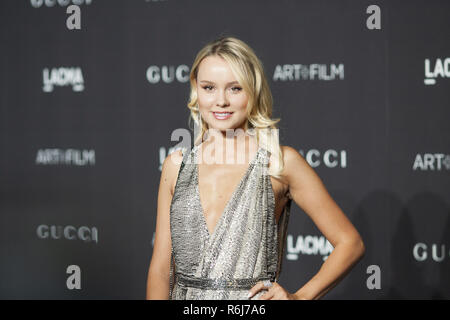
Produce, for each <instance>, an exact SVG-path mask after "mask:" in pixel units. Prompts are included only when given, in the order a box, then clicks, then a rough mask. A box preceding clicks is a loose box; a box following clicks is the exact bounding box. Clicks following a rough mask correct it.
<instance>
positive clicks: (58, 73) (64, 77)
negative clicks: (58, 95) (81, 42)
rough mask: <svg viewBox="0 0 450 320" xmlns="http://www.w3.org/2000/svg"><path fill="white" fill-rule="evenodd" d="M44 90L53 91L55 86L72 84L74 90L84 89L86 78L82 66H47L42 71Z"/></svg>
mask: <svg viewBox="0 0 450 320" xmlns="http://www.w3.org/2000/svg"><path fill="white" fill-rule="evenodd" d="M42 78H43V79H42V80H43V82H44V85H43V87H42V90H43V91H44V92H52V91H53V87H55V86H56V87H64V86H72V90H73V91H75V92H80V91H83V90H84V79H83V73H82V72H81V68H78V67H77V68H53V69H51V70H49V69H48V68H45V69H44V70H43V72H42Z"/></svg>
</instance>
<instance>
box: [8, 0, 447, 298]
mask: <svg viewBox="0 0 450 320" xmlns="http://www.w3.org/2000/svg"><path fill="white" fill-rule="evenodd" d="M73 3H75V4H77V5H79V9H80V12H81V29H80V30H70V29H69V28H68V27H67V25H66V20H67V19H68V18H69V16H70V14H68V13H66V9H67V7H68V5H69V4H73ZM370 5H376V6H377V8H379V11H378V13H379V16H378V17H379V18H380V20H379V21H381V24H380V26H381V29H369V28H368V27H367V21H368V20H370V19H371V17H375V16H374V15H376V14H377V11H370V10H368V7H369V6H370ZM368 11H369V13H367V12H368ZM374 12H375V13H374ZM449 12H450V2H449V1H429V0H428V1H375V2H373V1H364V0H363V1H358V0H353V1H332V0H327V1H325V0H324V1H312V0H311V1H294V0H289V1H288V0H282V1H280V0H278V1H274V0H272V1H260V0H246V1H242V0H241V1H237V0H228V1H200V0H195V1H194V0H193V1H181V0H178V1H175V0H166V1H156V0H154V1H150V0H147V1H145V0H134V1H124V0H123V1H118V0H116V1H112V0H108V1H105V0H90V1H89V0H79V1H76V0H73V1H68V0H67V1H66V0H51V1H49V0H32V1H30V0H27V1H25V0H21V1H18V0H2V1H1V2H0V23H1V28H0V30H1V31H0V32H1V42H0V43H1V50H0V63H1V72H0V74H1V76H0V90H1V91H0V112H1V113H0V117H1V118H0V119H1V120H0V152H1V157H0V170H1V171H0V190H1V192H0V196H1V198H0V210H1V215H0V219H1V232H0V237H1V244H0V259H1V264H0V298H3V299H18V298H25V299H29V298H42V299H143V298H145V288H146V280H147V270H148V266H149V262H150V257H151V254H152V244H153V237H154V230H155V222H156V220H155V218H156V199H157V189H158V184H159V177H160V173H161V171H160V170H161V164H162V161H163V160H164V158H165V157H166V156H167V154H168V153H170V152H172V150H173V146H175V145H176V144H177V143H178V142H177V141H171V134H172V132H173V131H174V130H175V129H178V128H184V129H185V130H191V129H190V128H189V124H188V116H189V112H188V109H187V107H186V104H187V101H188V93H189V82H188V75H189V69H190V66H191V64H192V62H193V59H194V57H195V54H196V53H197V52H198V50H199V49H200V48H201V47H202V46H203V45H204V44H206V43H207V42H208V41H210V40H213V39H215V38H216V37H217V36H219V35H221V34H227V35H232V36H236V37H238V38H240V39H242V40H244V41H245V42H247V43H248V44H249V45H250V46H251V47H252V48H253V49H254V50H255V52H256V53H257V55H258V56H259V57H260V59H261V60H262V62H263V64H264V68H265V71H266V74H267V77H268V79H269V81H270V85H271V88H272V92H273V95H274V117H280V118H281V119H282V120H281V122H280V136H281V144H284V145H289V146H292V147H294V148H296V149H297V150H299V152H300V153H301V154H302V155H303V156H304V157H305V158H306V159H307V160H308V162H309V163H310V165H311V166H312V167H313V168H314V169H315V170H316V172H317V173H318V174H319V176H320V177H321V178H322V180H323V182H324V183H325V185H326V187H327V189H328V190H329V192H330V194H331V195H332V196H333V198H334V199H335V200H336V202H337V203H338V205H339V206H340V207H341V208H342V210H343V211H344V212H345V213H346V215H347V216H348V217H349V218H350V220H351V221H352V222H353V223H354V225H355V226H356V228H357V229H358V231H359V232H360V234H361V236H362V237H363V240H364V242H365V244H366V254H365V256H364V258H363V259H362V260H361V261H360V263H359V264H358V265H357V266H356V267H355V268H354V269H353V271H352V272H351V273H350V274H349V275H348V276H347V277H346V278H345V279H344V280H343V281H342V282H341V283H340V284H339V285H338V286H337V287H336V288H335V289H334V290H332V291H331V292H330V293H328V294H327V295H326V296H325V297H324V299H404V298H426V299H436V298H441V299H442V298H445V299H448V298H450V268H449V262H450V236H449V230H450V220H449V213H450V210H449V201H450V192H449V190H450V179H449V170H450V125H449V119H450V111H449V106H450V94H449V88H450V79H449V78H450V42H449V41H448V40H449V36H450V19H449V17H448V14H449ZM331 250H332V247H331V245H329V243H327V242H326V239H325V238H324V237H323V235H322V234H321V232H320V231H319V230H318V229H317V228H316V227H315V226H314V224H313V223H312V221H311V220H310V219H309V218H308V216H307V215H306V214H305V213H304V212H303V211H302V210H301V208H299V207H298V206H296V205H295V204H293V206H292V212H291V219H290V224H289V230H288V240H287V250H286V255H285V257H284V259H285V260H284V262H283V271H282V274H281V277H280V281H279V282H280V284H281V285H282V286H284V287H285V288H286V289H288V290H289V291H291V292H294V291H296V290H298V289H299V288H300V287H301V286H302V285H303V284H304V283H305V282H307V281H308V280H309V279H310V278H311V277H312V276H313V275H314V274H315V273H316V272H317V271H318V270H319V268H320V266H321V264H322V263H323V261H324V259H325V258H326V257H327V256H328V254H329V253H330V251H331ZM69 266H77V267H75V268H78V269H77V270H78V272H79V273H78V274H79V275H81V277H80V278H79V279H80V287H79V288H78V289H77V288H75V289H71V288H72V287H71V286H70V282H71V278H70V277H71V274H72V273H73V271H71V269H70V267H69ZM68 268H69V269H68ZM374 279H377V280H379V282H377V281H375V280H374Z"/></svg>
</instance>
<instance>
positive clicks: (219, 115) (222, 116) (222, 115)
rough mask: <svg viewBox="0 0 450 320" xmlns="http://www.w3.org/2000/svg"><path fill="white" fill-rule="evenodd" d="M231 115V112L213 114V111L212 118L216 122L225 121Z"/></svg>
mask: <svg viewBox="0 0 450 320" xmlns="http://www.w3.org/2000/svg"><path fill="white" fill-rule="evenodd" d="M232 114H233V112H214V111H213V115H214V118H216V119H217V120H226V119H228V118H230V117H231V115H232Z"/></svg>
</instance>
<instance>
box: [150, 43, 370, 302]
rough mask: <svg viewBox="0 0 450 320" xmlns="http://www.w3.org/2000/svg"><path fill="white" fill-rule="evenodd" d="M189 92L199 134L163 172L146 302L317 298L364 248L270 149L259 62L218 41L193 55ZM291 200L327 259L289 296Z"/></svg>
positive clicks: (309, 181) (273, 133)
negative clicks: (325, 246) (321, 241)
mask: <svg viewBox="0 0 450 320" xmlns="http://www.w3.org/2000/svg"><path fill="white" fill-rule="evenodd" d="M190 84H191V94H190V101H189V103H188V108H189V109H190V112H191V118H192V119H193V120H194V121H195V123H196V125H197V127H198V128H199V129H200V130H198V131H199V134H198V136H197V137H196V140H195V143H194V147H193V148H192V149H190V150H188V149H186V148H185V149H183V150H178V151H177V152H173V153H171V154H170V155H169V156H168V157H167V158H166V159H165V161H164V163H163V167H162V173H161V180H160V187H159V192H158V208H157V220H156V235H155V241H154V248H153V255H152V259H151V263H150V267H149V272H148V279H147V299H228V300H229V299H233V300H238V299H239V300H240V299H260V300H266V299H267V300H269V299H276V300H278V299H279V300H297V299H319V298H321V297H322V296H323V295H324V294H326V293H327V292H328V291H329V290H330V289H332V288H333V287H334V286H336V285H337V283H338V282H339V281H340V280H342V278H343V276H344V275H345V274H347V273H348V271H350V269H351V268H352V267H353V266H354V265H355V264H356V263H357V262H358V261H359V260H360V258H361V257H362V256H363V254H364V251H365V248H364V244H363V241H362V239H361V236H360V235H359V233H358V231H357V230H356V229H355V228H354V226H353V225H352V223H351V222H350V221H349V220H348V219H347V217H346V215H345V214H344V213H343V212H342V211H341V209H340V208H339V207H338V205H337V204H336V203H335V201H334V200H333V199H332V198H331V197H330V195H329V193H328V192H327V190H326V188H325V186H324V185H323V183H322V181H321V180H320V178H319V177H318V176H317V174H316V173H315V171H314V170H313V169H312V168H311V167H310V166H309V165H308V163H307V162H306V161H305V160H304V159H303V157H302V156H301V155H300V154H299V153H298V152H297V151H296V149H294V148H292V147H289V146H280V145H279V139H278V131H277V127H276V124H277V123H278V122H279V121H280V120H279V119H271V116H272V95H271V92H270V88H269V86H268V83H267V80H266V77H265V75H264V70H263V66H262V64H261V62H260V61H259V59H258V58H257V56H256V55H255V53H254V51H253V50H252V49H251V48H250V47H249V46H248V45H247V44H246V43H244V42H243V41H241V40H239V39H236V38H234V37H221V38H219V39H217V40H215V41H212V42H210V43H208V44H207V45H206V46H205V47H204V48H203V49H201V50H200V52H199V53H198V54H197V56H196V58H195V61H194V64H193V66H192V68H191V73H190ZM235 155H236V156H237V157H235ZM292 200H294V202H295V203H296V204H297V205H298V206H300V207H301V208H302V209H303V211H304V212H306V213H307V214H308V215H309V217H310V218H311V219H312V220H313V221H314V223H315V224H316V225H317V227H318V228H319V230H320V231H321V232H322V233H323V234H324V236H325V237H326V238H327V239H328V241H330V243H331V244H332V245H333V247H334V250H333V252H332V253H331V254H330V256H329V257H328V258H327V260H326V261H325V262H324V264H323V265H322V267H321V268H320V270H319V272H318V273H317V274H316V275H315V276H314V277H313V278H312V279H311V280H310V281H309V282H307V283H306V284H305V285H303V286H302V287H301V288H299V289H298V290H297V291H295V292H288V291H287V290H286V289H285V288H283V287H282V286H281V285H280V284H278V283H277V280H278V278H279V275H280V272H281V262H282V260H283V253H284V248H285V241H286V232H287V225H288V221H289V212H290V207H291V202H292Z"/></svg>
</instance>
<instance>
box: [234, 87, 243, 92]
mask: <svg viewBox="0 0 450 320" xmlns="http://www.w3.org/2000/svg"><path fill="white" fill-rule="evenodd" d="M235 89H236V90H235ZM231 90H232V91H233V92H239V91H241V90H242V88H241V87H233V88H231Z"/></svg>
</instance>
